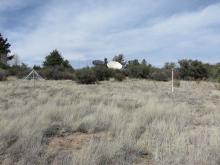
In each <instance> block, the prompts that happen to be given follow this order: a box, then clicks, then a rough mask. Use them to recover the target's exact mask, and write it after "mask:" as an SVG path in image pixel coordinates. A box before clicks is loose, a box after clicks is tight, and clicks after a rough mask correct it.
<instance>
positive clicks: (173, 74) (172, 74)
mask: <svg viewBox="0 0 220 165" xmlns="http://www.w3.org/2000/svg"><path fill="white" fill-rule="evenodd" d="M173 78H174V73H173V69H172V93H173V92H174V86H173V85H174V79H173Z"/></svg>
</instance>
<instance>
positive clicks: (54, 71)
mask: <svg viewBox="0 0 220 165" xmlns="http://www.w3.org/2000/svg"><path fill="white" fill-rule="evenodd" d="M37 72H38V73H39V74H40V75H41V76H42V77H43V78H45V79H48V80H75V73H74V70H72V69H67V68H64V67H63V66H55V67H46V68H43V69H40V70H37Z"/></svg>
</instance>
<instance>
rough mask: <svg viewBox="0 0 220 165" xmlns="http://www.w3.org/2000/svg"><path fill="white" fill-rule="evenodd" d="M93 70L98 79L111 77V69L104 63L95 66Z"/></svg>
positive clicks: (102, 79)
mask: <svg viewBox="0 0 220 165" xmlns="http://www.w3.org/2000/svg"><path fill="white" fill-rule="evenodd" d="M93 70H94V72H95V75H96V78H97V80H99V81H104V80H109V79H110V77H112V71H111V70H110V69H108V68H107V67H106V66H104V65H100V66H95V67H94V68H93Z"/></svg>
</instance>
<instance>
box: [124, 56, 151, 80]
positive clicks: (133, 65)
mask: <svg viewBox="0 0 220 165" xmlns="http://www.w3.org/2000/svg"><path fill="white" fill-rule="evenodd" d="M150 68H151V65H147V62H146V61H142V63H141V64H140V63H139V61H138V60H137V59H135V60H131V61H128V64H127V65H126V72H127V75H128V77H131V78H149V74H150Z"/></svg>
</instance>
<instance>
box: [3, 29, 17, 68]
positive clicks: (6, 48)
mask: <svg viewBox="0 0 220 165" xmlns="http://www.w3.org/2000/svg"><path fill="white" fill-rule="evenodd" d="M10 46H11V45H10V44H9V43H8V39H7V38H5V39H4V38H3V36H2V35H1V33H0V63H2V64H5V65H6V64H7V61H9V60H12V59H13V57H14V56H9V53H10V52H11V50H10Z"/></svg>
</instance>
